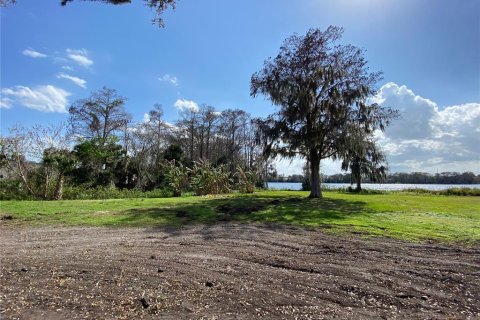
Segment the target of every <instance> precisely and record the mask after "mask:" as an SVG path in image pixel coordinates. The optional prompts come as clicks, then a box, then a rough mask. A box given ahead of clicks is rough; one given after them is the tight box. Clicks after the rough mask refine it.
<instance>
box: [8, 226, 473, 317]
mask: <svg viewBox="0 0 480 320" xmlns="http://www.w3.org/2000/svg"><path fill="white" fill-rule="evenodd" d="M0 241H1V243H2V246H1V248H0V271H1V273H0V300H1V301H0V318H2V319H3V318H6V319H10V318H11V319H43V318H49V319H98V318H104V319H131V318H138V319H158V318H161V319H202V318H208V319H210V318H218V319H253V318H263V319H292V318H295V317H296V318H298V319H331V318H338V319H349V318H353V317H355V318H359V319H362V318H368V319H393V318H396V319H425V318H434V319H451V318H455V319H475V318H479V317H480V307H479V304H478V302H479V301H480V293H479V290H478V288H479V287H480V258H479V257H480V248H475V247H473V248H465V247H461V246H458V245H457V246H447V245H444V244H436V243H424V244H417V243H410V242H404V241H397V240H392V239H384V238H371V239H362V238H359V237H358V236H355V235H333V234H328V233H323V232H322V231H321V230H314V229H301V228H292V227H274V226H263V225H238V224H223V225H212V226H193V227H186V228H183V229H174V228H156V229H136V228H122V229H120V228H81V227H76V228H67V227H38V228H23V229H15V228H13V227H9V226H8V225H7V226H0ZM142 298H143V299H144V300H141V299H142ZM145 306H146V307H145Z"/></svg>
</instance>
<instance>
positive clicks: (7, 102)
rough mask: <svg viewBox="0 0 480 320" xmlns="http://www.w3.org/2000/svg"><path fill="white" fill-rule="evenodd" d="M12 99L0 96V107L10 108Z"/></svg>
mask: <svg viewBox="0 0 480 320" xmlns="http://www.w3.org/2000/svg"><path fill="white" fill-rule="evenodd" d="M12 102H13V101H12V99H8V98H5V97H2V98H0V109H10V108H11V107H12Z"/></svg>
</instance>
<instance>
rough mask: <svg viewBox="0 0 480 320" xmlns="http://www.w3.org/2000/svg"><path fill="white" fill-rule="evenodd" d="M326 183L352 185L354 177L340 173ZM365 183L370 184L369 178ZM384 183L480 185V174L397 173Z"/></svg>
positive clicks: (325, 180)
mask: <svg viewBox="0 0 480 320" xmlns="http://www.w3.org/2000/svg"><path fill="white" fill-rule="evenodd" d="M322 180H323V182H326V183H351V181H352V177H351V174H350V173H344V174H342V173H338V174H333V175H327V176H324V177H323V179H322ZM365 182H370V181H369V180H368V178H367V179H366V180H365ZM383 182H384V183H406V184H480V174H478V175H475V174H474V173H473V172H463V173H460V172H440V173H435V174H431V173H427V172H410V173H405V172H397V173H393V174H387V176H386V177H385V179H384V180H383Z"/></svg>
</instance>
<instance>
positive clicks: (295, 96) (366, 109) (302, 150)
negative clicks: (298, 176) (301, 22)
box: [251, 26, 394, 198]
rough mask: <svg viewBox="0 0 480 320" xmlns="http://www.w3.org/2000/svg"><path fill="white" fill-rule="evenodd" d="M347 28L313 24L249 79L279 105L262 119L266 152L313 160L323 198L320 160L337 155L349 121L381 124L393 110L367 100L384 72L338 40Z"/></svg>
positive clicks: (314, 190) (314, 189) (314, 186)
mask: <svg viewBox="0 0 480 320" xmlns="http://www.w3.org/2000/svg"><path fill="white" fill-rule="evenodd" d="M342 34H343V29H342V28H340V27H334V26H330V27H329V28H328V29H327V30H326V31H321V30H319V29H311V30H309V31H308V32H307V34H306V35H305V36H299V35H297V34H295V35H293V36H291V37H289V38H287V39H286V40H285V42H284V43H283V45H282V46H281V48H280V52H279V53H278V55H277V56H276V57H275V58H274V59H271V58H269V59H268V60H266V61H265V64H264V67H263V69H262V70H260V71H259V72H257V73H255V74H254V75H253V76H252V79H251V95H252V96H253V97H256V96H257V95H259V94H261V95H264V96H266V97H267V98H268V99H269V100H270V101H271V102H272V103H273V104H274V105H277V106H279V111H278V112H276V113H275V114H273V115H271V116H269V117H268V118H267V119H265V120H263V121H260V125H261V127H262V129H263V131H264V132H265V136H266V137H267V138H268V140H269V144H268V145H267V148H266V149H265V151H266V152H267V154H271V155H280V156H283V157H289V158H292V157H295V156H297V155H299V156H302V157H304V158H306V160H307V161H308V163H309V164H310V182H311V191H310V197H311V198H321V197H322V191H321V185H320V162H321V160H323V159H327V158H331V157H334V156H335V155H338V154H339V152H341V151H342V150H343V149H342V148H345V146H346V144H345V143H344V142H345V141H347V139H348V130H347V127H348V126H349V125H351V124H352V123H354V122H355V121H359V120H360V121H365V122H368V127H369V130H372V131H373V130H375V129H377V128H381V127H383V126H384V124H385V123H387V122H388V121H389V120H390V118H389V116H388V115H389V114H391V113H393V112H394V111H393V110H390V109H388V108H383V107H381V106H379V105H375V107H371V106H369V105H368V104H367V103H366V101H367V99H368V98H369V97H371V96H372V95H374V94H375V84H376V83H377V82H378V81H379V80H380V79H381V73H380V72H370V71H369V69H368V67H367V61H366V60H365V58H364V54H363V50H362V49H359V48H357V47H355V46H352V45H348V44H347V45H344V44H339V43H338V41H339V40H340V38H341V37H342Z"/></svg>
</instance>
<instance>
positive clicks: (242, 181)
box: [237, 166, 257, 193]
mask: <svg viewBox="0 0 480 320" xmlns="http://www.w3.org/2000/svg"><path fill="white" fill-rule="evenodd" d="M237 176H238V186H239V190H240V192H241V193H253V192H254V191H255V184H256V182H257V173H256V172H254V171H244V170H243V169H242V167H240V166H238V167H237Z"/></svg>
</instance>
